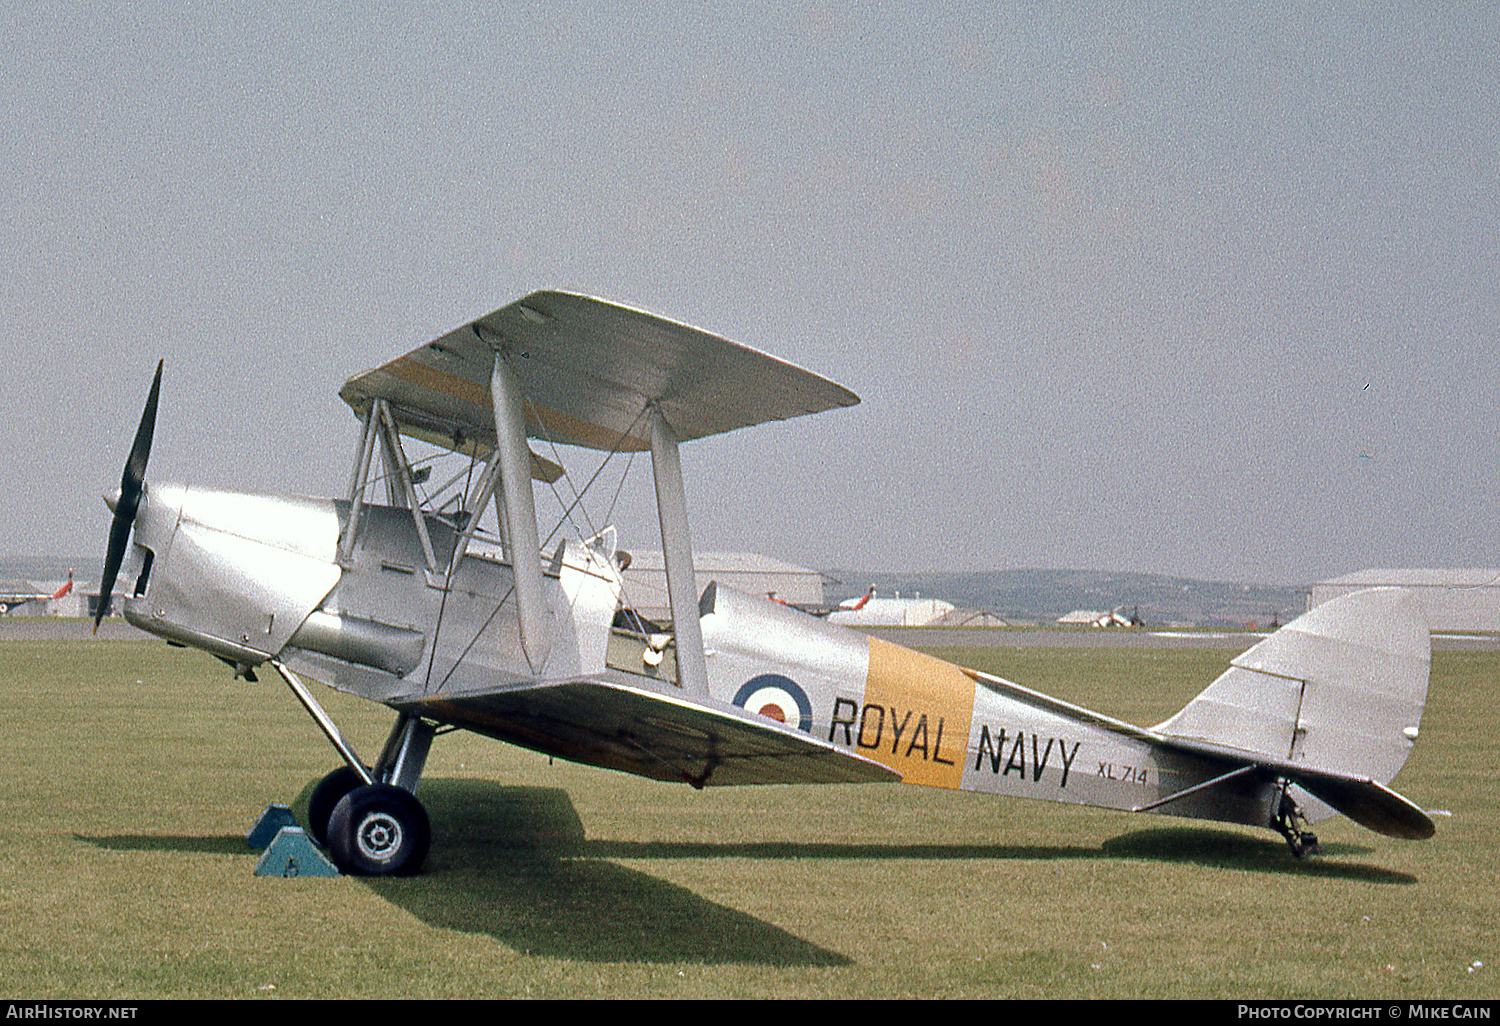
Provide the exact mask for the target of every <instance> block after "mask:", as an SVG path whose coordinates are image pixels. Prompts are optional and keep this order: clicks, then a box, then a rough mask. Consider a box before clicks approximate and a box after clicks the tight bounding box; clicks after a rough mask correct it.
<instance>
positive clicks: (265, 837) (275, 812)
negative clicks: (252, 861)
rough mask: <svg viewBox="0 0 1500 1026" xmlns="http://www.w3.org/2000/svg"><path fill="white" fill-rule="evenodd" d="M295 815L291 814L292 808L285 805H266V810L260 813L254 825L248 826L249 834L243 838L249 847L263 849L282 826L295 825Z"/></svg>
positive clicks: (273, 838) (269, 843) (268, 845)
mask: <svg viewBox="0 0 1500 1026" xmlns="http://www.w3.org/2000/svg"><path fill="white" fill-rule="evenodd" d="M296 825H297V817H296V816H293V815H292V810H291V809H290V808H288V807H287V806H285V805H267V806H266V811H265V812H262V813H261V814H260V819H257V820H256V821H255V826H253V827H251V828H250V834H249V836H247V837H246V838H245V840H246V842H248V843H249V845H250V847H252V848H255V849H257V850H264V849H266V848H268V847H270V845H271V842H272V841H273V840H275V838H276V833H277V831H279V830H280V829H281V828H282V827H287V826H296Z"/></svg>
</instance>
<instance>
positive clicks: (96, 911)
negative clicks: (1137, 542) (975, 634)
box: [0, 640, 1500, 999]
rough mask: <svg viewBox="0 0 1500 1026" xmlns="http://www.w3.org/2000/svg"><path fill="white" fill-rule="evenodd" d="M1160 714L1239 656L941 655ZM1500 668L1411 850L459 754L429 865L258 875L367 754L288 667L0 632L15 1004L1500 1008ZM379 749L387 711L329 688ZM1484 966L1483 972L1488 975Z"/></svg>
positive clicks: (1480, 690)
mask: <svg viewBox="0 0 1500 1026" xmlns="http://www.w3.org/2000/svg"><path fill="white" fill-rule="evenodd" d="M930 651H933V652H934V653H935V654H938V655H941V656H943V657H945V658H951V659H955V660H956V661H960V662H963V663H965V664H968V665H972V666H975V667H978V668H980V669H985V670H988V671H991V672H995V673H999V674H1002V675H1004V676H1007V677H1010V678H1011V679H1014V680H1017V681H1020V682H1021V683H1024V684H1027V685H1028V686H1032V687H1037V688H1040V689H1042V690H1045V691H1048V692H1049V693H1052V694H1055V695H1057V696H1058V697H1061V698H1066V699H1068V700H1071V701H1075V702H1081V703H1084V704H1086V705H1089V706H1091V707H1094V708H1098V709H1100V710H1101V711H1104V712H1108V713H1111V714H1114V715H1117V716H1120V717H1121V718H1124V719H1128V720H1131V721H1133V722H1137V723H1146V724H1149V723H1154V722H1157V721H1158V720H1160V719H1162V718H1164V717H1165V716H1166V715H1167V714H1169V713H1170V712H1172V711H1174V710H1175V709H1176V708H1177V707H1179V706H1180V705H1181V704H1182V703H1183V702H1185V701H1186V700H1187V699H1188V698H1189V697H1191V696H1192V695H1193V694H1195V693H1196V692H1197V691H1198V690H1200V689H1201V688H1202V687H1203V686H1205V685H1206V684H1207V683H1208V682H1209V681H1210V680H1211V679H1212V678H1213V677H1214V676H1215V675H1217V673H1218V672H1219V671H1220V670H1221V669H1222V668H1223V667H1224V665H1225V664H1226V663H1227V661H1228V659H1229V658H1230V657H1231V655H1232V654H1233V651H1234V650H1230V649H1226V650H1215V649H1110V648H1102V649H1100V648H1087V649H1056V648H1043V647H1029V648H1010V647H992V648H979V649H930ZM1497 677H1500V652H1495V651H1480V652H1456V651H1439V652H1436V653H1434V657H1433V673H1432V686H1431V689H1430V693H1429V699H1428V706H1427V714H1426V717H1425V718H1424V720H1423V724H1422V727H1423V729H1422V738H1421V740H1420V741H1419V742H1418V745H1417V748H1416V752H1415V754H1414V755H1413V757H1412V759H1411V761H1410V762H1409V763H1408V764H1407V766H1406V768H1405V770H1404V771H1403V772H1402V774H1401V776H1400V777H1398V778H1397V781H1396V787H1397V789H1398V790H1400V791H1402V792H1403V793H1404V794H1406V795H1408V796H1409V797H1411V798H1412V799H1413V800H1415V801H1416V802H1418V803H1419V804H1421V805H1423V806H1424V807H1427V808H1436V809H1446V810H1451V813H1452V815H1451V816H1444V817H1439V818H1438V819H1437V823H1438V834H1437V837H1436V838H1434V839H1433V840H1431V841H1425V842H1408V841H1398V840H1394V839H1390V838H1385V837H1381V836H1378V835H1376V834H1372V833H1369V832H1367V831H1365V830H1363V829H1361V828H1359V827H1357V826H1355V825H1353V824H1352V823H1349V822H1348V821H1347V820H1343V819H1341V818H1340V819H1335V820H1332V821H1328V822H1325V823H1322V824H1320V825H1319V826H1318V827H1317V828H1316V829H1317V832H1318V834H1319V836H1320V838H1322V840H1323V846H1324V852H1325V854H1323V855H1322V856H1320V857H1318V858H1314V859H1311V860H1308V861H1305V862H1299V861H1297V860H1295V859H1293V858H1292V856H1291V854H1290V852H1289V851H1288V850H1287V848H1286V846H1285V844H1284V843H1283V842H1282V841H1281V839H1280V838H1279V837H1278V836H1276V835H1275V834H1273V833H1271V832H1270V831H1256V830H1251V829H1245V828H1237V827H1227V826H1218V825H1214V824H1201V825H1199V824H1195V823H1192V822H1189V821H1179V820H1175V819H1169V818H1165V817H1158V816H1129V815H1124V814H1120V813H1110V812H1105V811H1096V810H1087V809H1075V808H1072V807H1068V806H1056V805H1050V804H1047V803H1041V802H1026V801H1016V800H1003V799H990V798H984V797H981V796H975V795H962V794H950V793H947V792H940V791H934V790H930V789H926V788H919V787H895V786H881V785H863V786H843V787H767V788H740V789H733V788H727V789H723V790H714V789H709V790H707V791H704V792H695V791H692V790H691V789H689V788H687V787H684V786H680V785H679V786H674V785H666V784H658V783H654V782H650V781H644V780H639V779H636V778H634V777H629V776H625V775H623V774H618V773H611V772H607V771H603V770H594V769H589V768H585V767H579V766H574V765H571V764H566V763H561V762H558V763H556V764H549V763H548V760H547V759H546V758H545V757H543V756H538V755H535V754H532V753H529V752H524V751H521V750H519V749H514V748H510V747H507V746H503V745H499V744H496V743H494V742H490V741H487V740H485V739H482V738H478V737H473V736H470V735H467V734H462V733H455V734H451V735H447V736H444V737H441V738H440V739H439V740H438V741H437V742H436V743H435V744H434V746H433V750H432V756H431V758H430V760H429V762H428V766H427V772H426V774H425V776H424V780H423V785H422V791H421V795H422V798H423V801H424V802H425V803H426V805H427V807H428V810H429V812H430V814H431V818H432V821H433V831H434V840H433V851H432V855H431V856H430V857H429V860H428V863H427V868H426V871H425V872H424V874H423V875H421V876H418V877H415V878H412V879H405V880H379V881H374V880H361V879H355V878H343V879H338V880H315V879H303V880H282V879H263V878H258V877H256V876H255V875H254V874H253V868H254V865H255V862H256V858H257V854H256V853H255V852H253V851H251V850H250V849H249V848H248V847H247V846H246V844H245V841H244V837H245V834H246V833H247V832H248V830H249V829H250V826H251V825H252V824H253V822H254V821H255V819H256V817H257V816H258V815H259V813H260V811H261V809H262V808H263V807H264V806H265V805H266V804H267V803H269V802H274V801H283V802H290V803H292V804H293V805H294V808H296V809H297V811H298V812H299V813H300V812H301V811H302V809H301V808H300V807H299V806H302V805H304V804H305V801H306V796H307V793H308V791H309V790H310V789H311V785H312V783H313V782H315V781H316V780H317V778H318V777H320V776H321V775H322V774H323V773H324V772H326V771H327V770H328V769H330V768H332V766H333V765H334V763H335V757H334V753H333V751H332V749H331V747H330V746H329V745H328V743H327V741H326V740H325V739H324V738H323V736H322V735H321V734H320V733H319V732H318V730H317V728H316V727H315V726H314V725H313V724H312V722H311V721H310V720H309V719H308V717H307V716H306V714H305V713H304V712H303V711H302V709H301V707H300V706H299V705H298V704H297V702H296V701H295V699H294V698H293V697H292V695H291V694H290V693H289V692H288V691H287V689H286V688H285V686H283V685H282V684H281V683H280V681H278V680H276V679H275V677H274V675H273V674H269V673H267V674H263V675H262V677H261V682H260V683H258V684H250V683H247V682H244V681H231V680H230V675H229V672H228V670H227V669H226V668H225V667H223V666H222V665H220V664H219V663H217V662H215V661H213V660H212V659H210V658H208V657H207V656H204V655H202V654H201V653H195V652H187V651H182V650H177V649H171V648H168V647H166V646H165V645H164V644H162V643H160V642H130V641H110V642H96V641H82V640H80V641H0V695H3V701H4V709H5V712H6V720H7V724H8V725H7V728H6V737H7V740H8V743H7V744H6V746H5V754H6V758H5V759H4V761H3V763H0V808H3V813H0V992H3V993H5V994H6V995H7V996H8V997H11V998H18V999H36V998H103V999H146V998H162V997H197V998H257V997H260V998H341V997H359V998H367V997H376V998H429V997H463V998H508V997H543V998H577V997H600V998H614V997H693V998H702V997H788V998H791V997H798V998H809V997H810V998H840V997H856V998H894V997H940V998H1004V997H1011V998H1015V997H1021V998H1093V997H1099V998H1137V997H1142V998H1303V999H1308V998H1348V997H1364V998H1402V997H1404V998H1454V999H1474V998H1492V997H1494V996H1496V995H1497V994H1500V987H1497V986H1496V985H1495V984H1494V983H1493V982H1492V979H1494V978H1496V974H1497V973H1500V951H1497V939H1500V923H1497V918H1500V917H1497V915H1496V896H1497V894H1500V887H1497V884H1500V844H1497V841H1500V815H1497V811H1500V810H1497V808H1496V806H1497V801H1500V799H1497V797H1496V793H1495V788H1494V787H1493V785H1492V783H1491V778H1492V776H1493V775H1494V767H1493V763H1494V761H1495V756H1494V753H1495V748H1496V746H1495V742H1494V739H1495V738H1496V737H1497V736H1500V713H1497V711H1496V694H1495V691H1494V682H1495V681H1496V680H1497ZM317 694H318V696H319V699H320V701H323V702H324V703H325V704H326V706H327V707H328V708H329V711H330V712H331V713H332V714H333V715H334V717H335V719H337V720H338V721H339V723H340V725H341V726H342V727H343V728H344V729H345V731H346V733H348V734H349V736H350V737H351V739H352V740H353V742H354V744H355V747H356V749H357V750H358V751H359V752H360V753H361V754H362V755H364V756H365V757H366V758H371V757H373V756H374V755H375V754H377V753H378V751H379V746H380V744H381V742H382V740H383V738H384V735H385V731H386V729H387V727H388V725H389V722H390V713H389V712H388V711H386V710H384V709H383V708H380V707H377V706H374V705H371V704H368V703H364V702H361V701H359V700H357V699H351V698H348V697H346V696H341V695H338V694H336V693H334V692H332V691H330V690H329V689H326V688H321V687H319V688H318V689H317ZM1476 963H1482V965H1479V966H1476Z"/></svg>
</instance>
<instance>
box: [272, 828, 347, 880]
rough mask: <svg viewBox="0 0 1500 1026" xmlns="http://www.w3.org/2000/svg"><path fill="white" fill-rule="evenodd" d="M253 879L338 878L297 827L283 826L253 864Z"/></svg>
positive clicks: (314, 845) (331, 865) (336, 869)
mask: <svg viewBox="0 0 1500 1026" xmlns="http://www.w3.org/2000/svg"><path fill="white" fill-rule="evenodd" d="M255 875H256V876H340V875H341V874H340V873H339V871H338V867H337V866H335V865H334V864H333V863H332V862H330V861H328V856H327V855H325V854H323V849H322V848H319V847H318V846H317V845H316V844H314V843H313V839H312V838H311V837H308V836H307V833H306V832H305V831H304V830H303V829H302V828H301V827H299V826H284V827H282V828H281V829H280V830H278V831H276V837H275V838H274V839H273V840H272V841H271V844H270V846H269V847H267V848H266V850H265V852H264V853H263V854H262V855H261V857H260V861H259V862H257V863H256V864H255Z"/></svg>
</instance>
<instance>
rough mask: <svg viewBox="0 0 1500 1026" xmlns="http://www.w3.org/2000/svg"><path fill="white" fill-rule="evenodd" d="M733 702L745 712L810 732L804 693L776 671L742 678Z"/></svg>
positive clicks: (809, 715) (810, 721)
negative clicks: (757, 714)
mask: <svg viewBox="0 0 1500 1026" xmlns="http://www.w3.org/2000/svg"><path fill="white" fill-rule="evenodd" d="M734 704H735V705H737V706H739V707H740V708H741V709H743V710H745V711H746V712H751V713H759V714H760V715H761V716H765V717H768V718H769V719H773V720H775V721H777V722H778V723H785V724H786V725H787V726H788V727H796V728H797V729H798V730H803V731H807V732H808V733H811V732H812V703H811V702H809V701H808V700H807V693H806V692H804V691H803V690H802V688H800V687H798V685H797V683H796V682H795V681H794V680H792V679H791V678H790V677H783V676H782V675H781V674H779V673H763V674H761V675H760V676H759V677H751V678H750V679H749V680H747V681H745V683H744V684H742V685H740V689H739V690H738V691H736V692H735V693H734Z"/></svg>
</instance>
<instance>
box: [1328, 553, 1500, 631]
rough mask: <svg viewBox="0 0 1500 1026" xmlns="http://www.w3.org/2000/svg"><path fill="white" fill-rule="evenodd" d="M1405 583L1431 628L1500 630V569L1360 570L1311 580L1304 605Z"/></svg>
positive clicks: (1446, 629) (1401, 585) (1401, 586)
mask: <svg viewBox="0 0 1500 1026" xmlns="http://www.w3.org/2000/svg"><path fill="white" fill-rule="evenodd" d="M1381 587H1396V588H1407V589H1409V590H1410V591H1411V592H1412V594H1413V595H1415V596H1416V597H1417V600H1418V601H1419V602H1420V603H1421V604H1422V609H1423V611H1424V612H1425V613H1426V614H1427V627H1428V629H1429V630H1434V631H1500V570H1496V569H1485V568H1460V569H1446V570H1445V569H1423V570H1360V571H1358V572H1357V573H1352V574H1345V575H1344V576H1343V577H1335V578H1334V579H1333V580H1331V581H1321V582H1319V583H1317V584H1314V585H1313V586H1312V594H1311V595H1310V596H1309V597H1308V602H1307V608H1309V609H1312V608H1313V607H1315V606H1320V605H1322V604H1323V603H1324V602H1327V601H1328V600H1329V599H1331V598H1336V597H1337V596H1339V595H1346V594H1348V593H1349V592H1351V591H1359V590H1361V589H1363V588H1381Z"/></svg>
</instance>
